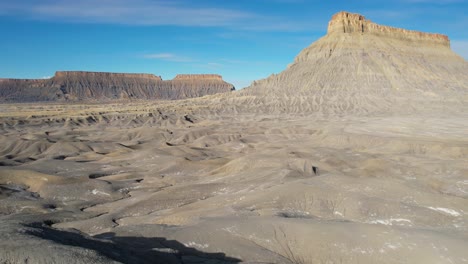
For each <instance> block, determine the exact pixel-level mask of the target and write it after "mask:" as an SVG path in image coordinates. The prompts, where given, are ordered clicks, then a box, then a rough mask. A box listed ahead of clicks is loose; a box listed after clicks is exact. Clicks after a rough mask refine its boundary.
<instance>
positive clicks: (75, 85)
mask: <svg viewBox="0 0 468 264" xmlns="http://www.w3.org/2000/svg"><path fill="white" fill-rule="evenodd" d="M233 90H235V88H234V86H233V85H232V84H230V83H227V82H225V81H224V80H223V78H222V77H221V76H220V75H216V74H179V75H177V76H176V78H174V79H173V80H163V79H162V78H161V76H156V75H153V74H145V73H110V72H87V71H57V72H56V73H55V75H54V76H53V77H52V78H50V79H0V102H39V101H112V100H124V99H150V100H153V99H159V100H176V99H185V98H193V97H201V96H205V95H210V94H216V93H225V92H230V91H233Z"/></svg>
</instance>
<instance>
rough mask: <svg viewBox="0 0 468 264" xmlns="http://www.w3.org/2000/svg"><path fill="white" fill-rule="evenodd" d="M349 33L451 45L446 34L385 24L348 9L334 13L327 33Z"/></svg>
mask: <svg viewBox="0 0 468 264" xmlns="http://www.w3.org/2000/svg"><path fill="white" fill-rule="evenodd" d="M348 33H361V34H373V35H379V36H386V37H391V38H398V39H405V40H412V41H420V42H430V43H433V44H439V45H443V46H447V47H450V40H449V38H448V36H446V35H442V34H435V33H425V32H420V31H416V30H408V29H402V28H396V27H390V26H383V25H379V24H376V23H374V22H372V21H370V20H368V19H366V17H364V16H363V15H360V14H354V13H350V12H346V11H342V12H338V13H336V14H335V15H333V16H332V19H331V20H330V22H329V23H328V33H327V35H331V34H348Z"/></svg>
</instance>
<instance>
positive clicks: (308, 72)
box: [241, 12, 468, 112]
mask: <svg viewBox="0 0 468 264" xmlns="http://www.w3.org/2000/svg"><path fill="white" fill-rule="evenodd" d="M467 73H468V63H467V62H466V61H465V60H464V59H463V58H461V57H460V56H458V55H457V54H455V53H454V52H453V51H452V50H451V49H450V41H449V39H448V37H447V36H444V35H440V34H429V33H422V32H417V31H412V30H405V29H399V28H394V27H388V26H381V25H378V24H375V23H373V22H371V21H369V20H367V19H366V18H365V17H364V16H362V15H358V14H351V13H347V12H340V13H338V14H336V15H334V16H333V17H332V19H331V21H330V22H329V25H328V33H327V35H326V36H324V37H322V38H321V39H319V40H318V41H316V42H314V43H313V44H312V45H310V46H309V47H307V48H306V49H304V50H302V51H301V52H300V54H299V55H298V56H297V57H296V58H295V60H294V62H293V63H292V64H290V65H289V66H288V68H287V69H286V70H285V71H283V72H281V73H279V74H274V75H271V76H270V77H268V78H266V79H263V80H260V81H256V82H254V83H253V84H252V85H251V86H250V87H248V88H246V89H244V90H242V91H241V94H242V95H249V96H252V95H255V96H256V97H257V98H258V97H265V99H264V100H263V103H264V104H265V105H266V106H268V107H270V108H272V109H273V108H274V107H272V105H274V104H279V105H280V106H281V107H277V110H278V111H280V110H281V109H283V110H292V111H296V112H297V111H300V112H303V111H321V110H323V111H325V112H355V111H359V112H372V111H377V110H385V109H390V108H394V107H395V106H397V105H405V106H408V107H413V108H427V107H435V106H437V105H438V103H439V102H447V103H448V104H449V105H466V102H467V100H468V74H467ZM275 98H276V99H275ZM273 110H274V109H273ZM281 111H282V110H281Z"/></svg>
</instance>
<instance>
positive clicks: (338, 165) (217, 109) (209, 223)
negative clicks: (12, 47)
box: [0, 12, 468, 263]
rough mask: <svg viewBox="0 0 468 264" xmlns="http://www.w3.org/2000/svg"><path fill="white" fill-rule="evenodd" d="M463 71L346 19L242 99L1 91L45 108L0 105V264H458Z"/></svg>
mask: <svg viewBox="0 0 468 264" xmlns="http://www.w3.org/2000/svg"><path fill="white" fill-rule="evenodd" d="M467 73H468V62H467V61H465V60H464V59H463V58H461V57H459V56H458V55H457V54H455V53H453V52H452V51H451V49H450V42H449V40H448V38H447V37H446V36H444V35H438V34H426V33H420V32H415V31H410V30H403V29H397V28H392V27H386V26H380V25H377V24H375V23H372V22H370V21H368V20H366V19H365V18H364V17H363V16H360V15H356V14H350V13H346V12H341V13H338V14H336V15H335V16H334V17H333V18H332V20H331V21H330V23H329V28H328V33H327V35H326V36H324V37H323V38H321V39H319V40H318V41H317V42H315V43H313V44H312V45H310V46H309V47H307V48H306V49H304V50H303V51H302V52H301V53H300V54H299V55H298V56H297V57H296V59H295V60H294V62H293V63H292V64H290V65H289V66H288V67H287V69H286V70H285V71H283V72H281V73H279V74H277V75H272V76H270V77H268V78H266V79H264V80H259V81H256V82H254V83H253V84H252V85H251V86H250V87H247V88H245V89H242V90H240V91H233V92H230V90H231V87H229V86H226V87H225V88H223V89H225V91H226V93H217V94H215V95H208V96H204V97H200V98H193V99H184V100H131V98H132V97H131V96H129V95H130V94H134V95H138V96H135V98H137V99H144V97H145V96H147V95H153V94H156V90H155V89H150V88H148V86H146V85H144V83H145V82H150V80H151V81H152V80H153V79H155V78H156V77H154V76H131V77H127V76H113V77H103V78H102V79H100V80H99V81H95V79H93V78H91V77H90V76H89V75H88V76H86V77H84V76H82V75H79V74H77V75H74V76H68V77H67V78H69V79H70V80H74V81H73V84H70V85H69V86H66V91H68V92H67V93H68V94H69V95H68V96H65V95H66V94H65V93H64V92H63V91H62V90H61V88H63V87H62V86H61V85H57V86H56V85H55V84H56V83H57V82H56V81H55V79H60V78H62V77H63V74H58V75H56V76H55V77H54V78H52V79H51V80H48V81H46V84H39V83H37V81H30V83H28V84H27V85H26V84H24V83H21V82H20V81H16V82H20V83H19V84H18V86H5V85H2V86H1V89H3V90H2V91H1V94H2V98H4V101H13V102H18V101H21V97H22V96H23V95H24V97H25V98H29V99H28V100H24V101H31V100H30V99H31V98H36V97H37V96H34V95H33V94H40V95H41V96H43V97H40V99H41V100H42V101H53V103H51V102H49V103H47V104H44V103H28V104H26V103H23V104H19V103H16V104H13V103H10V104H2V105H0V120H1V126H0V131H1V133H0V199H1V200H0V235H1V239H0V263H119V262H120V263H468V251H467V249H468V165H467V164H468V121H467V120H468V74H467ZM65 75H66V74H65ZM100 77H102V76H100ZM124 77H125V78H124ZM187 78H190V77H187ZM156 79H157V78H156ZM102 80H104V81H102ZM117 80H118V81H119V84H118V85H114V86H116V87H117V88H116V89H115V90H112V89H111V88H109V87H110V86H109V83H110V82H114V81H115V82H116V81H117ZM125 80H126V81H125ZM128 80H135V81H128ZM175 81H176V80H174V82H175ZM179 81H180V82H181V83H185V81H186V80H184V79H181V80H179ZM4 82H13V83H14V82H15V81H11V80H8V81H4ZM216 82H220V81H219V80H216ZM142 83H143V85H141V84H142ZM87 84H89V85H87ZM97 84H102V85H97ZM137 84H138V85H137ZM8 87H10V91H4V89H8ZM16 87H17V88H16ZM44 87H45V88H44ZM183 87H185V86H184V85H182V84H178V85H174V86H173V88H171V89H170V90H169V92H168V94H167V96H165V97H162V98H163V99H180V98H181V96H180V95H178V94H179V93H180V94H184V97H193V96H195V94H193V96H191V95H189V94H187V95H185V94H186V92H185V90H184V89H185V88H183ZM223 87H224V86H223ZM179 88H180V89H181V90H179ZM15 89H18V90H15ZM54 89H55V90H54ZM57 89H58V90H57ZM109 89H111V90H109ZM11 90H13V91H20V93H17V94H16V95H14V96H13V95H11V94H12V92H11ZM63 90H65V89H63ZM38 91H41V92H40V93H38ZM91 91H92V92H93V93H92V94H89V93H91ZM158 91H159V90H158ZM210 91H211V90H210ZM216 91H220V90H216ZM61 92H62V93H61ZM7 93H9V94H10V95H9V97H8V98H10V99H11V100H10V99H5V98H6V95H5V94H7ZM173 93H175V95H174V94H173ZM203 93H205V94H208V93H209V92H206V91H204V92H203V91H202V92H200V93H197V94H196V96H201V95H205V94H203ZM120 94H123V96H120ZM58 95H60V98H57V97H58ZM90 95H91V96H94V95H98V96H95V97H96V100H94V101H92V100H90V99H89V98H88V97H89V96H90ZM149 97H150V99H152V98H155V99H157V98H156V96H154V97H152V96H149ZM15 98H16V99H15ZM18 98H19V99H18ZM35 100H36V101H37V100H39V99H35ZM101 101H106V103H100V104H96V103H95V102H101Z"/></svg>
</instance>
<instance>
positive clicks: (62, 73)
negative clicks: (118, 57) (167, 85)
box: [54, 71, 162, 81]
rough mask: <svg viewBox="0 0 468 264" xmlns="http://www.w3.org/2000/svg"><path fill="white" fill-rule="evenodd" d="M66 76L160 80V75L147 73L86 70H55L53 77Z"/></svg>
mask: <svg viewBox="0 0 468 264" xmlns="http://www.w3.org/2000/svg"><path fill="white" fill-rule="evenodd" d="M67 77H82V78H88V77H100V78H109V77H120V78H122V77H125V78H141V79H152V80H159V81H162V78H161V76H156V75H154V74H148V73H113V72H87V71H57V72H55V75H54V78H67Z"/></svg>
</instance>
